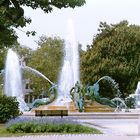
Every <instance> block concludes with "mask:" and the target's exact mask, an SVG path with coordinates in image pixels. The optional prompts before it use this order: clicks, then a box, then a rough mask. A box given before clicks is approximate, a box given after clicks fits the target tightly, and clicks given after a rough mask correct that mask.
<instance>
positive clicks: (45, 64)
mask: <svg viewBox="0 0 140 140" xmlns="http://www.w3.org/2000/svg"><path fill="white" fill-rule="evenodd" d="M39 45H40V48H38V49H37V50H35V51H33V52H32V54H31V56H30V59H29V61H28V62H27V65H28V66H30V67H32V68H34V69H36V70H38V71H40V72H41V73H42V74H44V75H45V76H47V78H49V79H50V80H51V81H52V82H53V83H57V80H58V75H59V71H60V67H61V61H62V57H63V46H64V40H62V39H60V38H59V37H54V38H50V37H46V36H42V37H41V38H40V41H39ZM31 74H32V75H31ZM28 76H29V73H28ZM27 78H30V80H31V83H32V87H33V88H34V89H33V90H34V93H35V94H37V95H38V94H41V93H42V92H43V91H47V90H48V87H50V84H49V83H48V82H47V81H46V80H45V79H43V78H41V77H40V76H38V75H35V74H33V73H30V77H27Z"/></svg>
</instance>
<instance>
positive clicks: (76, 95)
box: [70, 82, 86, 112]
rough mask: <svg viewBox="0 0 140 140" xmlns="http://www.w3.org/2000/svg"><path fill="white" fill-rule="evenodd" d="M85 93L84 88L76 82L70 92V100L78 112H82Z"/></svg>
mask: <svg viewBox="0 0 140 140" xmlns="http://www.w3.org/2000/svg"><path fill="white" fill-rule="evenodd" d="M85 93H86V92H85V87H84V86H82V85H81V84H80V83H79V82H77V83H76V84H75V86H74V87H73V88H72V89H71V90H70V95H71V98H72V100H73V102H74V105H75V107H76V109H77V110H78V111H79V112H82V111H83V110H84V104H85Z"/></svg>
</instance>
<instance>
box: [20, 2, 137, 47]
mask: <svg viewBox="0 0 140 140" xmlns="http://www.w3.org/2000/svg"><path fill="white" fill-rule="evenodd" d="M25 15H26V16H27V17H31V18H32V23H31V24H30V25H28V26H27V27H26V28H24V29H23V30H24V31H27V30H35V31H36V32H37V34H36V36H35V37H31V36H30V37H27V36H26V35H25V33H23V32H21V31H17V33H18V35H19V42H20V43H21V44H22V45H26V46H28V47H31V48H36V47H37V44H36V43H35V41H38V39H39V37H40V36H41V35H46V36H52V37H53V36H60V37H61V38H62V39H65V38H66V34H67V22H68V20H69V19H72V20H73V22H74V26H75V36H76V41H77V43H78V42H79V43H81V44H82V45H83V46H86V45H87V44H89V45H90V44H91V43H92V39H93V36H94V35H95V34H96V33H97V29H98V26H99V23H100V21H103V22H104V21H106V22H107V23H118V22H120V21H121V20H128V21H129V23H130V24H139V25H140V0H86V4H85V5H84V6H83V7H78V8H75V9H71V8H67V9H60V10H59V9H54V11H53V12H52V13H49V14H47V13H44V12H43V11H41V10H40V9H37V10H32V9H30V8H27V7H25Z"/></svg>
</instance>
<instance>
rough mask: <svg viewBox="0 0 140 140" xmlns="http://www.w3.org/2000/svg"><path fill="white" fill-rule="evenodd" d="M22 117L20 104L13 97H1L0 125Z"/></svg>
mask: <svg viewBox="0 0 140 140" xmlns="http://www.w3.org/2000/svg"><path fill="white" fill-rule="evenodd" d="M19 115H20V112H19V108H18V102H17V101H16V99H15V98H13V97H6V96H0V123H4V122H6V121H8V120H9V119H12V118H15V117H17V116H19Z"/></svg>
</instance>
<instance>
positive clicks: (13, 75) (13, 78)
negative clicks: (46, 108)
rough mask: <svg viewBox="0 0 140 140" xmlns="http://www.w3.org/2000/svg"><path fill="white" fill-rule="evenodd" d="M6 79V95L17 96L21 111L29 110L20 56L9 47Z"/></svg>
mask: <svg viewBox="0 0 140 140" xmlns="http://www.w3.org/2000/svg"><path fill="white" fill-rule="evenodd" d="M4 80H5V81H4V82H5V83H4V93H5V95H6V96H12V97H16V99H17V101H18V102H19V109H20V111H22V112H23V111H27V110H29V108H28V106H27V104H26V103H25V101H24V94H23V90H22V76H21V68H20V64H19V58H18V56H17V54H16V53H15V52H14V51H13V50H12V49H9V50H8V52H7V57H6V63H5V78H4Z"/></svg>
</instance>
